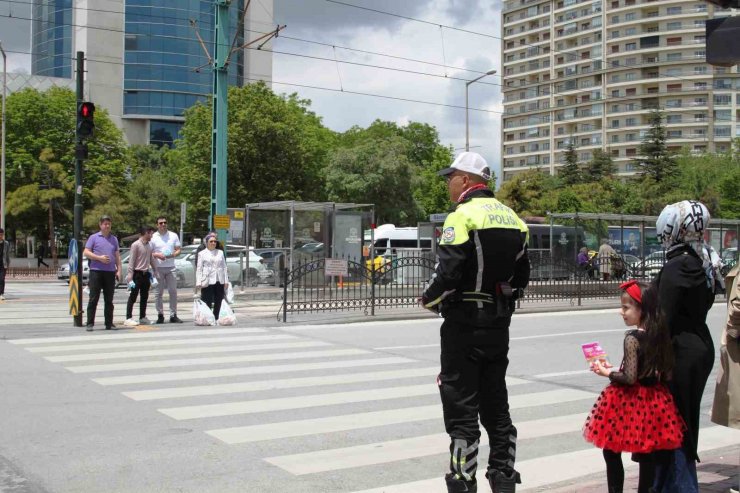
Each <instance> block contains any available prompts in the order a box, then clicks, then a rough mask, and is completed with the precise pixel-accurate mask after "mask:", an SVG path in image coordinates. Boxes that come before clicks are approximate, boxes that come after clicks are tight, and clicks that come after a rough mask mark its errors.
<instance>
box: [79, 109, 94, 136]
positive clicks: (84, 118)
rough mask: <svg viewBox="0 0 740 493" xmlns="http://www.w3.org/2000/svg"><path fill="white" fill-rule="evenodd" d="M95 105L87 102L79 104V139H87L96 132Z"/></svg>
mask: <svg viewBox="0 0 740 493" xmlns="http://www.w3.org/2000/svg"><path fill="white" fill-rule="evenodd" d="M94 117H95V104H93V103H91V102H89V101H86V102H84V103H78V104H77V137H79V138H81V139H86V138H89V137H92V136H93V132H94V131H95V120H94Z"/></svg>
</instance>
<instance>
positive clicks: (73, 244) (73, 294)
mask: <svg viewBox="0 0 740 493" xmlns="http://www.w3.org/2000/svg"><path fill="white" fill-rule="evenodd" d="M77 254H78V250H77V240H72V241H70V242H69V314H70V315H72V316H73V317H76V316H77V315H79V314H80V290H79V284H78V280H77V269H78V267H79V265H77Z"/></svg>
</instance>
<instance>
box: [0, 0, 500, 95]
mask: <svg viewBox="0 0 740 493" xmlns="http://www.w3.org/2000/svg"><path fill="white" fill-rule="evenodd" d="M3 1H4V2H7V3H16V4H23V5H33V3H31V2H27V1H21V0H0V2H3ZM259 3H260V5H261V6H262V8H263V9H264V10H265V11H266V9H265V7H264V5H262V3H261V2H259ZM44 5H51V4H44ZM169 9H170V10H177V11H187V10H186V9H178V8H175V7H171V8H169ZM62 10H85V11H88V12H103V13H110V14H119V15H125V12H122V11H119V10H104V9H94V8H90V7H69V8H65V9H62ZM5 17H12V18H14V19H18V18H19V17H17V16H5ZM151 17H152V19H156V20H158V19H161V20H173V21H178V22H180V21H184V22H187V21H188V19H182V18H179V17H170V16H163V15H152V16H151ZM20 19H23V20H32V19H27V18H20ZM43 22H48V21H43ZM182 26H183V27H189V26H186V25H185V24H182ZM245 31H246V32H250V33H254V34H267V32H262V31H255V30H252V29H245ZM170 37H171V36H170ZM280 38H282V39H289V40H291V41H298V42H301V43H307V44H315V45H319V46H326V47H329V48H332V47H335V48H338V49H342V50H347V51H355V52H357V53H363V54H366V55H374V56H381V57H386V58H392V59H396V60H403V61H407V62H414V63H423V64H425V65H433V66H437V67H441V68H445V69H448V68H449V69H454V70H460V71H464V72H471V73H474V74H478V75H482V74H485V73H486V72H485V71H481V70H475V69H470V68H466V67H456V66H453V65H445V64H442V63H438V62H432V61H430V60H419V59H415V58H409V57H402V56H398V55H391V54H389V53H381V52H376V51H369V50H362V49H359V48H353V47H351V46H341V45H336V44H331V43H325V42H321V41H315V40H311V39H303V38H297V37H294V36H287V35H284V34H280ZM176 39H182V38H176ZM500 76H501V75H500V74H495V75H493V76H492V77H500ZM489 85H500V84H490V83H489Z"/></svg>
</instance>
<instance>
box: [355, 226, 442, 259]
mask: <svg viewBox="0 0 740 493" xmlns="http://www.w3.org/2000/svg"><path fill="white" fill-rule="evenodd" d="M364 238H365V242H364V244H365V246H366V247H367V249H368V250H369V248H370V238H371V236H370V230H369V229H367V230H365V234H364ZM373 244H374V246H375V255H376V256H377V255H386V254H387V255H391V254H394V253H395V252H396V249H398V248H421V249H424V250H431V248H432V238H431V237H426V238H420V237H419V231H418V228H416V227H404V228H398V227H396V226H395V225H393V224H381V225H380V226H378V227H377V228H375V235H374V242H373Z"/></svg>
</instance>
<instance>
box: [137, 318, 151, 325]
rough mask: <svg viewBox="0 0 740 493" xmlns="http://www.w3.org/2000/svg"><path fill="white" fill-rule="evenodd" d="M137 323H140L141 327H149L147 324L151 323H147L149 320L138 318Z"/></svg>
mask: <svg viewBox="0 0 740 493" xmlns="http://www.w3.org/2000/svg"><path fill="white" fill-rule="evenodd" d="M139 323H140V324H141V325H149V324H150V323H151V322H150V321H149V319H148V318H146V317H144V318H140V319H139Z"/></svg>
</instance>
